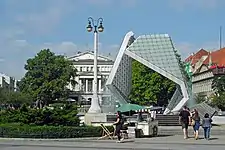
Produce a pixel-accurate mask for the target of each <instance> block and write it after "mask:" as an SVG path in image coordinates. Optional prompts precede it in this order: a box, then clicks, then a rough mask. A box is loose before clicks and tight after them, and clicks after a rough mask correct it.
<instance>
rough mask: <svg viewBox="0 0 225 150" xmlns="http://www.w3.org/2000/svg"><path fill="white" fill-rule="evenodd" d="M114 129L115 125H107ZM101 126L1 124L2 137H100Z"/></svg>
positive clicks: (0, 135) (0, 133)
mask: <svg viewBox="0 0 225 150" xmlns="http://www.w3.org/2000/svg"><path fill="white" fill-rule="evenodd" d="M107 128H108V129H109V130H110V131H113V127H112V126H109V127H107ZM101 135H102V129H101V127H93V126H84V127H69V126H57V127H56V126H29V125H19V124H1V125H0V137H3V138H39V139H40V138H45V139H46V138H55V139H56V138H82V137H100V136H101Z"/></svg>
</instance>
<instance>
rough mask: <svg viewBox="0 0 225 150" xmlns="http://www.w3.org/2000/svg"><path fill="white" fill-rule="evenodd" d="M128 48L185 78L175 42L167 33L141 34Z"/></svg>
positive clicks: (178, 76) (176, 75) (171, 72)
mask: <svg viewBox="0 0 225 150" xmlns="http://www.w3.org/2000/svg"><path fill="white" fill-rule="evenodd" d="M127 50H128V51H131V52H133V53H135V54H136V55H138V56H139V57H142V58H143V59H145V60H146V61H148V62H150V63H152V64H154V65H156V66H157V67H159V68H161V69H163V70H164V71H166V72H168V73H170V74H172V75H173V76H175V77H177V78H179V79H181V80H183V77H182V74H181V70H180V68H179V64H178V60H177V58H176V56H175V52H174V47H173V43H172V41H171V39H170V37H169V36H168V35H167V34H156V35H142V36H139V37H138V38H137V39H136V40H135V41H134V42H133V43H132V44H131V45H130V46H129V47H128V48H127Z"/></svg>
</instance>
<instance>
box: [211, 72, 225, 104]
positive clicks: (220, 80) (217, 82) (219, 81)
mask: <svg viewBox="0 0 225 150" xmlns="http://www.w3.org/2000/svg"><path fill="white" fill-rule="evenodd" d="M212 88H213V89H214V91H216V93H224V92H225V76H216V77H215V78H214V79H213V84H212ZM224 101H225V100H224Z"/></svg>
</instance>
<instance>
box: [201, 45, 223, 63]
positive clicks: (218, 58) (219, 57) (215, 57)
mask: <svg viewBox="0 0 225 150" xmlns="http://www.w3.org/2000/svg"><path fill="white" fill-rule="evenodd" d="M210 55H211V60H212V63H213V64H216V65H217V66H223V65H225V47H224V48H222V49H220V50H217V51H213V52H211V54H210ZM209 58H210V57H209V56H208V57H207V58H206V60H205V61H204V62H203V64H209Z"/></svg>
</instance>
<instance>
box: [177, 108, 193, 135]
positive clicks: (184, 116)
mask: <svg viewBox="0 0 225 150" xmlns="http://www.w3.org/2000/svg"><path fill="white" fill-rule="evenodd" d="M179 124H181V126H182V130H183V133H184V139H187V138H188V125H189V124H191V115H190V112H189V111H188V110H187V107H186V106H184V107H183V110H181V111H180V114H179Z"/></svg>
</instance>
